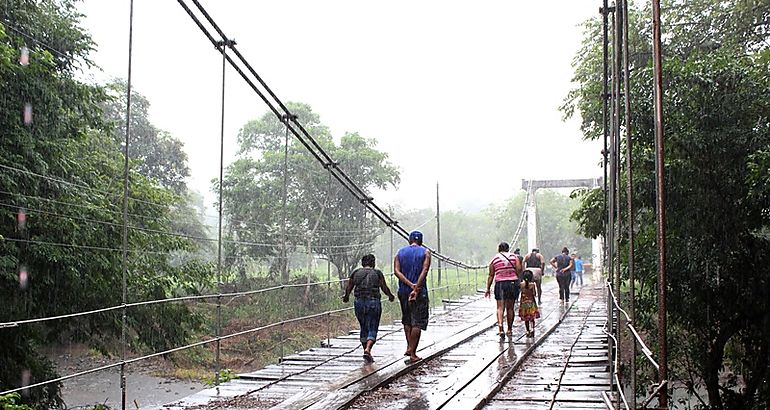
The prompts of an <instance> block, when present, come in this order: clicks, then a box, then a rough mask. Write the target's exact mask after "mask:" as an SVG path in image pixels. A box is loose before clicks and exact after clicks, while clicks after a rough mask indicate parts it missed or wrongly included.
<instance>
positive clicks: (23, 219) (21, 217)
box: [16, 208, 27, 231]
mask: <svg viewBox="0 0 770 410" xmlns="http://www.w3.org/2000/svg"><path fill="white" fill-rule="evenodd" d="M16 226H17V227H18V228H19V230H20V231H23V230H25V229H27V210H26V209H24V208H19V213H18V214H17V215H16Z"/></svg>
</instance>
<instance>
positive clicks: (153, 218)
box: [0, 190, 208, 222]
mask: <svg viewBox="0 0 770 410" xmlns="http://www.w3.org/2000/svg"><path fill="white" fill-rule="evenodd" d="M0 194H3V195H8V196H16V197H20V198H25V199H32V200H35V201H43V202H50V203H52V204H57V205H65V206H71V207H75V208H81V209H88V210H92V211H102V212H106V213H108V214H115V215H120V216H121V217H122V216H123V212H122V211H114V210H112V209H108V208H105V207H102V206H94V205H88V204H76V203H73V202H65V201H57V200H55V199H50V198H44V197H42V196H36V195H28V194H22V193H18V192H9V191H3V190H0ZM19 208H26V205H25V206H19ZM128 216H131V217H134V218H138V219H148V220H150V221H151V222H158V217H157V216H150V215H139V214H132V213H130V212H129V214H128ZM207 216H208V215H207Z"/></svg>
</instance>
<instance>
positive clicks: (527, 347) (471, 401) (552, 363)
mask: <svg viewBox="0 0 770 410" xmlns="http://www.w3.org/2000/svg"><path fill="white" fill-rule="evenodd" d="M583 289H584V290H583V291H582V292H580V293H582V295H579V296H578V294H576V293H573V295H574V296H573V297H572V298H573V304H572V306H569V307H568V308H565V307H564V306H561V305H560V304H559V301H558V297H557V296H556V297H554V295H556V294H557V293H558V292H557V291H556V287H555V283H553V282H552V283H549V284H548V285H546V286H544V297H543V300H544V302H545V303H543V305H542V306H541V314H542V318H541V320H540V321H538V328H537V336H538V337H537V338H536V339H534V340H533V339H526V338H525V337H524V329H523V324H521V322H520V321H518V320H517V326H516V327H515V329H514V337H513V338H512V339H511V340H505V341H504V342H501V341H500V339H499V338H498V337H497V336H496V332H497V329H496V326H495V317H494V301H490V300H486V299H483V298H481V297H480V295H474V296H471V297H465V298H463V299H462V300H459V301H454V302H451V303H447V304H446V305H445V309H442V308H437V309H436V311H435V312H434V315H432V317H431V324H430V325H429V327H428V331H427V332H424V333H423V339H422V341H421V343H420V345H421V348H420V352H419V354H420V355H421V356H422V357H423V358H424V359H425V360H424V361H423V362H421V363H418V364H411V365H410V364H407V363H405V362H404V360H403V356H402V354H403V351H404V348H405V345H406V343H405V341H404V336H403V331H402V327H401V325H400V324H394V325H390V326H382V327H381V329H380V335H379V336H380V340H378V343H377V345H375V349H374V352H373V353H374V355H375V360H376V361H375V363H373V364H364V363H363V361H362V359H361V348H360V345H359V342H358V336H357V333H358V332H357V331H351V334H348V335H344V336H340V337H338V338H335V339H332V340H331V343H330V345H329V346H326V343H325V341H324V343H323V344H322V346H321V347H319V348H313V349H309V350H307V351H304V352H300V353H297V354H294V355H291V356H288V357H285V358H284V360H282V361H281V363H279V364H276V365H271V366H268V367H266V368H264V369H261V370H258V371H256V372H253V373H248V374H243V375H241V378H240V379H236V380H233V381H230V382H228V383H225V384H223V385H222V386H220V387H219V388H218V389H216V388H212V389H207V390H204V391H202V392H200V393H197V394H195V395H193V396H190V397H187V398H185V399H183V400H181V401H178V402H175V403H171V404H168V405H165V406H162V407H160V408H162V409H182V408H185V409H209V408H226V409H247V408H248V409H262V408H276V409H339V408H352V409H365V408H372V409H374V408H377V409H381V408H383V406H385V407H387V408H413V409H439V408H458V409H459V408H480V407H481V406H483V405H484V403H487V402H488V405H489V408H515V409H523V408H527V409H530V408H551V407H549V406H550V404H551V401H553V402H554V407H552V408H597V407H596V406H594V405H596V404H598V405H601V406H603V403H602V402H601V401H600V400H601V396H600V394H601V391H607V390H609V374H608V372H607V356H606V355H607V350H606V338H605V337H604V334H603V333H602V327H603V325H604V320H605V313H604V312H606V307H605V304H604V303H603V290H602V288H601V286H599V287H595V288H593V287H590V286H586V287H585V288H583ZM597 301H598V302H597ZM560 323H562V325H561V326H559V324H560ZM551 332H553V334H551ZM573 344H574V348H570V347H571V346H572V345H573ZM565 345H566V347H565ZM565 349H567V350H565ZM567 352H569V353H570V354H569V360H568V362H567V363H568V365H567V366H564V363H565V360H566V359H565V354H566V353H567ZM530 355H532V357H531V359H529V360H527V358H528V357H529V356H530ZM560 363H561V365H562V368H559V366H558V365H559V364H560ZM518 369H522V371H517V370H518ZM524 369H526V370H524ZM563 369H566V371H564V372H562V373H560V370H563ZM534 370H537V373H535V372H534ZM557 377H558V378H559V379H560V380H561V382H562V383H561V385H560V386H561V387H560V388H559V389H555V387H554V386H555V384H554V380H556V378H557ZM509 380H513V381H509ZM554 393H556V394H554ZM549 394H550V396H549ZM492 397H494V398H492ZM554 397H556V398H555V399H554ZM597 399H598V400H599V401H598V402H597ZM576 406H577V407H576ZM580 406H583V407H580ZM598 408H602V407H598Z"/></svg>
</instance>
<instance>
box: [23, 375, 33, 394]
mask: <svg viewBox="0 0 770 410" xmlns="http://www.w3.org/2000/svg"><path fill="white" fill-rule="evenodd" d="M31 380H32V372H30V371H29V369H24V370H22V371H21V387H27V386H29V383H30V381H31ZM21 394H22V395H24V396H25V397H26V396H29V389H24V390H22V391H21Z"/></svg>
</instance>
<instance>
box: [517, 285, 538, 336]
mask: <svg viewBox="0 0 770 410" xmlns="http://www.w3.org/2000/svg"><path fill="white" fill-rule="evenodd" d="M523 276H524V280H523V281H522V282H521V285H519V286H521V299H520V301H519V317H520V318H521V320H523V321H524V325H525V326H526V328H527V337H535V319H538V318H540V309H538V307H537V302H535V301H536V300H537V286H536V285H535V280H534V277H533V276H532V271H530V270H525V271H524V275H523ZM530 324H531V329H532V330H530Z"/></svg>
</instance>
